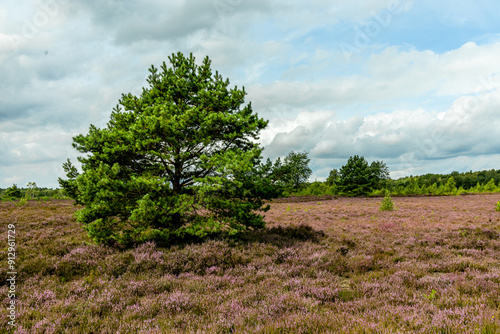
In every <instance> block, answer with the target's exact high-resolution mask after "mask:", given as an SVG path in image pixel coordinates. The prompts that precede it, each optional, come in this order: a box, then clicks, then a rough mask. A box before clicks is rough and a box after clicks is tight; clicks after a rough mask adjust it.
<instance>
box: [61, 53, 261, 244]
mask: <svg viewBox="0 0 500 334" xmlns="http://www.w3.org/2000/svg"><path fill="white" fill-rule="evenodd" d="M169 60H170V63H171V66H170V67H167V65H166V64H165V63H163V65H162V66H161V68H160V69H158V68H155V67H154V66H152V67H151V68H150V70H149V71H150V75H149V77H148V79H147V82H148V84H149V87H148V88H143V91H142V93H141V95H140V96H134V95H132V94H123V95H122V98H121V99H120V101H119V105H118V106H117V107H116V108H114V109H113V112H112V114H111V119H110V121H109V123H108V125H107V127H106V128H103V129H99V128H96V127H95V126H94V125H91V126H90V129H89V133H88V134H87V135H78V136H76V137H74V138H73V140H74V144H73V146H74V147H75V148H76V149H77V150H78V151H79V152H81V153H84V154H86V156H84V157H80V158H79V161H80V162H81V163H82V169H83V173H82V174H79V173H78V171H77V170H76V168H75V167H74V166H73V165H72V164H71V162H70V161H69V160H68V161H67V162H66V163H65V164H63V168H64V169H65V171H66V175H67V177H68V179H67V180H61V179H60V180H59V183H60V185H61V187H62V188H63V189H64V190H65V192H66V194H67V195H68V196H69V197H71V198H74V199H75V200H76V203H78V204H82V205H84V208H83V209H81V210H79V211H78V212H77V220H78V221H79V222H81V223H83V224H84V225H85V228H86V230H87V231H88V234H89V236H90V237H91V238H92V239H93V240H94V241H95V242H97V243H100V244H101V243H102V244H108V243H115V242H118V243H122V244H128V243H134V242H142V241H146V240H156V241H158V242H160V243H169V242H170V241H171V240H172V239H173V238H179V237H180V238H182V237H186V236H197V237H203V236H205V235H207V234H210V233H214V232H221V231H225V232H228V233H230V234H232V233H236V232H238V231H241V230H244V229H246V228H249V227H250V228H262V227H263V226H264V221H263V218H262V216H260V215H259V214H258V213H256V211H259V210H261V211H266V210H267V209H268V206H264V205H263V201H262V199H263V198H265V197H266V195H267V194H268V190H269V189H268V188H266V182H265V181H262V180H261V174H262V173H264V172H265V171H264V170H258V168H256V167H257V166H258V164H259V161H260V153H261V149H260V148H259V147H258V145H257V144H255V140H256V139H257V138H258V134H259V132H260V130H262V129H263V128H265V126H266V125H267V121H265V120H263V119H260V118H259V117H258V116H257V115H256V114H255V113H253V111H252V108H251V104H247V105H245V106H243V107H242V105H243V104H244V97H245V95H246V93H245V91H244V89H238V88H237V87H234V88H229V80H223V79H222V77H221V76H220V75H219V74H218V73H217V72H216V73H215V74H214V73H213V72H212V70H211V68H210V60H209V58H208V57H206V58H205V59H204V60H203V62H202V64H201V65H199V66H198V65H196V64H195V59H194V57H193V56H192V55H191V56H190V57H185V56H184V55H183V54H181V53H178V54H173V55H172V56H171V57H169Z"/></svg>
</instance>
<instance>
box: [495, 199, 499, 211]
mask: <svg viewBox="0 0 500 334" xmlns="http://www.w3.org/2000/svg"><path fill="white" fill-rule="evenodd" d="M495 210H496V211H500V201H498V202H497V205H496V207H495Z"/></svg>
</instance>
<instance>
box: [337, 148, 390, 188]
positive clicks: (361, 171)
mask: <svg viewBox="0 0 500 334" xmlns="http://www.w3.org/2000/svg"><path fill="white" fill-rule="evenodd" d="M339 174H340V177H339V180H338V184H337V186H338V191H339V193H340V194H344V195H349V196H362V195H369V194H370V193H371V192H372V191H373V190H374V189H375V188H377V187H378V186H379V183H380V181H382V180H386V179H387V178H388V174H389V172H388V168H387V166H386V165H385V164H384V163H383V162H381V161H376V162H373V163H372V164H371V165H368V162H367V161H366V159H365V158H364V157H360V156H358V155H355V156H352V157H350V158H349V160H348V161H347V164H345V165H344V166H342V167H341V168H340V171H339Z"/></svg>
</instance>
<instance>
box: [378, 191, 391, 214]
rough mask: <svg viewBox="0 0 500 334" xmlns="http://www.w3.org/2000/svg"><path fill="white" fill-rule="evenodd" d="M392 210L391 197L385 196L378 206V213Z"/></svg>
mask: <svg viewBox="0 0 500 334" xmlns="http://www.w3.org/2000/svg"><path fill="white" fill-rule="evenodd" d="M392 210H394V202H393V201H392V198H391V195H386V196H385V197H384V199H383V200H382V204H381V205H380V211H392Z"/></svg>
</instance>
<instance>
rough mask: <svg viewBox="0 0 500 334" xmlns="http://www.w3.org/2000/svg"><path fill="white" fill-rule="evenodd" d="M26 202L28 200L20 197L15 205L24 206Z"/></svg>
mask: <svg viewBox="0 0 500 334" xmlns="http://www.w3.org/2000/svg"><path fill="white" fill-rule="evenodd" d="M26 203H28V200H27V199H26V198H21V199H20V200H19V202H17V204H16V206H25V205H26Z"/></svg>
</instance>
